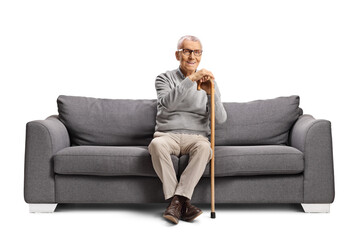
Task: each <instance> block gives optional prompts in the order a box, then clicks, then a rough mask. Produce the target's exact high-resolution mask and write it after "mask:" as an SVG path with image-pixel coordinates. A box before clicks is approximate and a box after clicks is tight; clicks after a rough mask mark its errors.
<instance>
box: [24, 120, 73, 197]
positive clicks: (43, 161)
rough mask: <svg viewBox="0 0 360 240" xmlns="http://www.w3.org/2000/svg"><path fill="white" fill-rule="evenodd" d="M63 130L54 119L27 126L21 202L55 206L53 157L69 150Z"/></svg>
mask: <svg viewBox="0 0 360 240" xmlns="http://www.w3.org/2000/svg"><path fill="white" fill-rule="evenodd" d="M69 146H70V140H69V135H68V133H67V131H66V128H65V126H64V125H63V124H62V123H61V122H60V121H59V119H58V118H57V117H56V116H51V117H49V118H47V119H46V120H37V121H31V122H28V123H27V124H26V145H25V178H24V198H25V201H26V202H29V203H53V202H55V183H54V166H53V162H52V157H53V155H54V154H55V153H56V152H58V151H59V150H61V149H63V148H65V147H69Z"/></svg>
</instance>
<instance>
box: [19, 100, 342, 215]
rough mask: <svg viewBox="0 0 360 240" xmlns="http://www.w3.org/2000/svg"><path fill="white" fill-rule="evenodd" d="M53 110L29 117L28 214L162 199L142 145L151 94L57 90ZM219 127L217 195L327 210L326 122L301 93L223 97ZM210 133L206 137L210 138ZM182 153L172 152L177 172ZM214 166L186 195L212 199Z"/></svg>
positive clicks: (151, 123)
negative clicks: (306, 111)
mask: <svg viewBox="0 0 360 240" xmlns="http://www.w3.org/2000/svg"><path fill="white" fill-rule="evenodd" d="M57 104H58V110H59V113H58V115H53V116H50V117H48V118H47V119H45V120H36V121H31V122H28V123H27V125H26V147H25V178H24V198H25V201H26V202H27V203H29V206H30V212H53V211H54V210H55V208H56V206H57V204H59V203H60V204H61V203H162V202H164V201H165V200H164V196H163V192H162V184H161V181H160V180H159V178H158V177H157V175H156V173H155V171H154V170H153V167H152V163H151V156H150V154H149V152H148V149H147V146H148V145H149V143H150V142H151V140H152V138H153V133H154V130H155V119H156V100H127V99H122V100H121V99H117V100H116V99H97V98H88V97H75V96H63V95H61V96H59V97H58V99H57ZM224 107H225V109H226V111H227V115H228V118H227V121H226V122H225V123H223V124H221V125H216V134H215V137H216V140H215V199H216V203H299V204H302V206H303V208H304V210H305V212H329V208H330V203H332V202H333V200H334V195H335V191H334V170H333V156H332V137H331V124H330V122H329V121H327V120H317V119H314V118H313V117H312V116H311V115H303V114H302V109H301V108H299V97H298V96H288V97H279V98H275V99H268V100H257V101H251V102H246V103H235V102H225V103H224ZM209 137H210V136H209ZM188 158H189V156H188V155H184V156H172V160H173V164H174V167H175V169H176V172H177V173H178V175H179V176H180V174H181V173H182V171H183V170H184V169H185V168H186V165H187V162H188ZM209 176H210V169H209V167H207V168H206V170H205V172H204V175H203V177H202V178H201V180H200V182H199V184H198V185H197V187H196V188H195V191H194V194H193V198H192V202H194V203H209V202H210V178H209Z"/></svg>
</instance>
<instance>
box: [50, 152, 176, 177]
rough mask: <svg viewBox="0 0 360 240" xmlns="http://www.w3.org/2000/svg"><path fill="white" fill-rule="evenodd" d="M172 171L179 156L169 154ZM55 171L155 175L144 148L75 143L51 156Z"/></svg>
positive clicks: (64, 172)
mask: <svg viewBox="0 0 360 240" xmlns="http://www.w3.org/2000/svg"><path fill="white" fill-rule="evenodd" d="M172 160H173V164H174V167H175V171H176V173H178V166H179V159H178V158H177V157H175V156H173V155H172ZM54 164H55V172H56V173H59V174H76V175H79V174H80V175H99V176H148V177H157V175H156V173H155V171H154V169H153V167H152V162H151V156H150V154H149V151H148V149H147V147H145V146H133V147H109V146H77V147H69V148H65V149H63V150H61V151H59V152H58V153H57V154H55V156H54Z"/></svg>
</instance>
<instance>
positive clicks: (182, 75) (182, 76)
mask: <svg viewBox="0 0 360 240" xmlns="http://www.w3.org/2000/svg"><path fill="white" fill-rule="evenodd" d="M178 72H179V74H180V76H181V78H182V79H185V76H184V74H183V73H182V71H181V69H180V66H179V67H178ZM195 72H197V69H196V70H195Z"/></svg>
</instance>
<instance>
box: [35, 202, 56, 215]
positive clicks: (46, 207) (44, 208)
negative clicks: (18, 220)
mask: <svg viewBox="0 0 360 240" xmlns="http://www.w3.org/2000/svg"><path fill="white" fill-rule="evenodd" d="M56 206H57V203H45V204H44V203H31V204H29V212H31V213H53V212H55V208H56Z"/></svg>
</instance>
